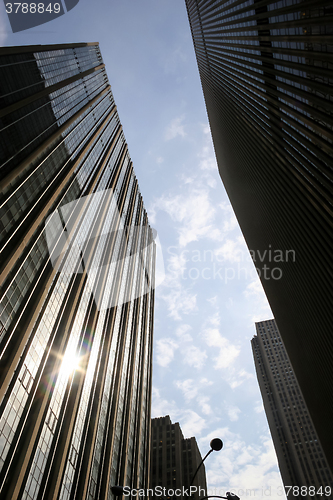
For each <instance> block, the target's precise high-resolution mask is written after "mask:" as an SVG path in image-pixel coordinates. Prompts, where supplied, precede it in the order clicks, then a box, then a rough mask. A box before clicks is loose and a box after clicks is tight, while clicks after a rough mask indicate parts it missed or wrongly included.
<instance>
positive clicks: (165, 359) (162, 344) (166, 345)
mask: <svg viewBox="0 0 333 500" xmlns="http://www.w3.org/2000/svg"><path fill="white" fill-rule="evenodd" d="M177 348H178V345H177V344H176V343H175V342H174V341H173V340H172V339H169V338H165V339H160V340H158V341H157V342H156V360H157V363H158V364H159V365H160V366H163V367H166V366H168V365H169V364H170V363H171V361H172V360H173V357H174V351H175V349H177Z"/></svg>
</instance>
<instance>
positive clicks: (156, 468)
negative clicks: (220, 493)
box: [150, 415, 207, 499]
mask: <svg viewBox="0 0 333 500" xmlns="http://www.w3.org/2000/svg"><path fill="white" fill-rule="evenodd" d="M151 433H152V446H151V455H150V488H152V489H154V488H155V487H156V486H162V487H163V488H165V489H166V493H167V492H168V490H169V491H170V493H171V491H176V490H178V491H177V493H176V494H175V495H171V496H170V495H168V494H167V495H166V496H165V498H174V499H177V498H178V499H179V498H186V496H188V495H186V493H185V494H184V495H183V491H184V488H185V490H186V489H188V493H189V487H190V485H191V481H192V478H193V476H194V473H195V471H196V469H197V467H198V466H199V464H200V462H201V460H202V458H201V454H200V451H199V448H198V445H197V441H196V439H195V437H191V438H188V439H184V436H183V433H182V430H181V428H180V425H179V423H178V422H176V423H175V424H173V423H172V422H171V419H170V417H169V415H167V416H165V417H159V418H153V419H152V421H151ZM193 486H195V487H196V488H197V490H196V491H195V492H194V494H193V498H195V499H198V498H199V497H202V496H203V495H204V494H203V493H201V494H200V495H199V487H200V488H202V490H204V491H205V492H206V491H207V484H206V472H205V466H204V465H202V466H201V467H200V469H199V471H198V473H197V475H196V477H195V479H194V481H193Z"/></svg>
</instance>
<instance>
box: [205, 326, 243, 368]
mask: <svg viewBox="0 0 333 500" xmlns="http://www.w3.org/2000/svg"><path fill="white" fill-rule="evenodd" d="M204 338H205V340H206V344H207V345H208V346H209V347H218V348H219V349H220V351H219V353H218V355H217V356H216V357H215V358H214V361H215V368H216V369H221V368H228V367H229V366H231V365H232V364H233V362H234V361H235V359H236V358H237V356H238V355H239V353H240V348H239V347H237V346H236V345H234V344H231V343H230V341H229V340H228V339H227V338H226V337H222V335H221V334H220V332H219V330H218V329H217V328H207V329H206V330H204Z"/></svg>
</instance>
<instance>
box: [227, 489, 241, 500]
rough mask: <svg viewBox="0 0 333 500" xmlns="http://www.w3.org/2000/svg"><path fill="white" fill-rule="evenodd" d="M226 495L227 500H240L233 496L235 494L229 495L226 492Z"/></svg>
mask: <svg viewBox="0 0 333 500" xmlns="http://www.w3.org/2000/svg"><path fill="white" fill-rule="evenodd" d="M226 495H227V500H240V498H239V497H238V496H237V495H235V493H230V492H229V491H227V492H226Z"/></svg>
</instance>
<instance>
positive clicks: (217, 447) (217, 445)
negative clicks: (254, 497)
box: [210, 438, 237, 500]
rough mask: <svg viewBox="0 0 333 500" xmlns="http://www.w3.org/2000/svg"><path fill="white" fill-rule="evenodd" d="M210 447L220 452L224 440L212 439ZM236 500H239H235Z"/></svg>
mask: <svg viewBox="0 0 333 500" xmlns="http://www.w3.org/2000/svg"><path fill="white" fill-rule="evenodd" d="M210 447H211V449H212V450H214V451H220V450H222V447H223V443H222V440H221V439H220V438H214V439H212V440H211V442H210ZM235 500H237V499H235Z"/></svg>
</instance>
